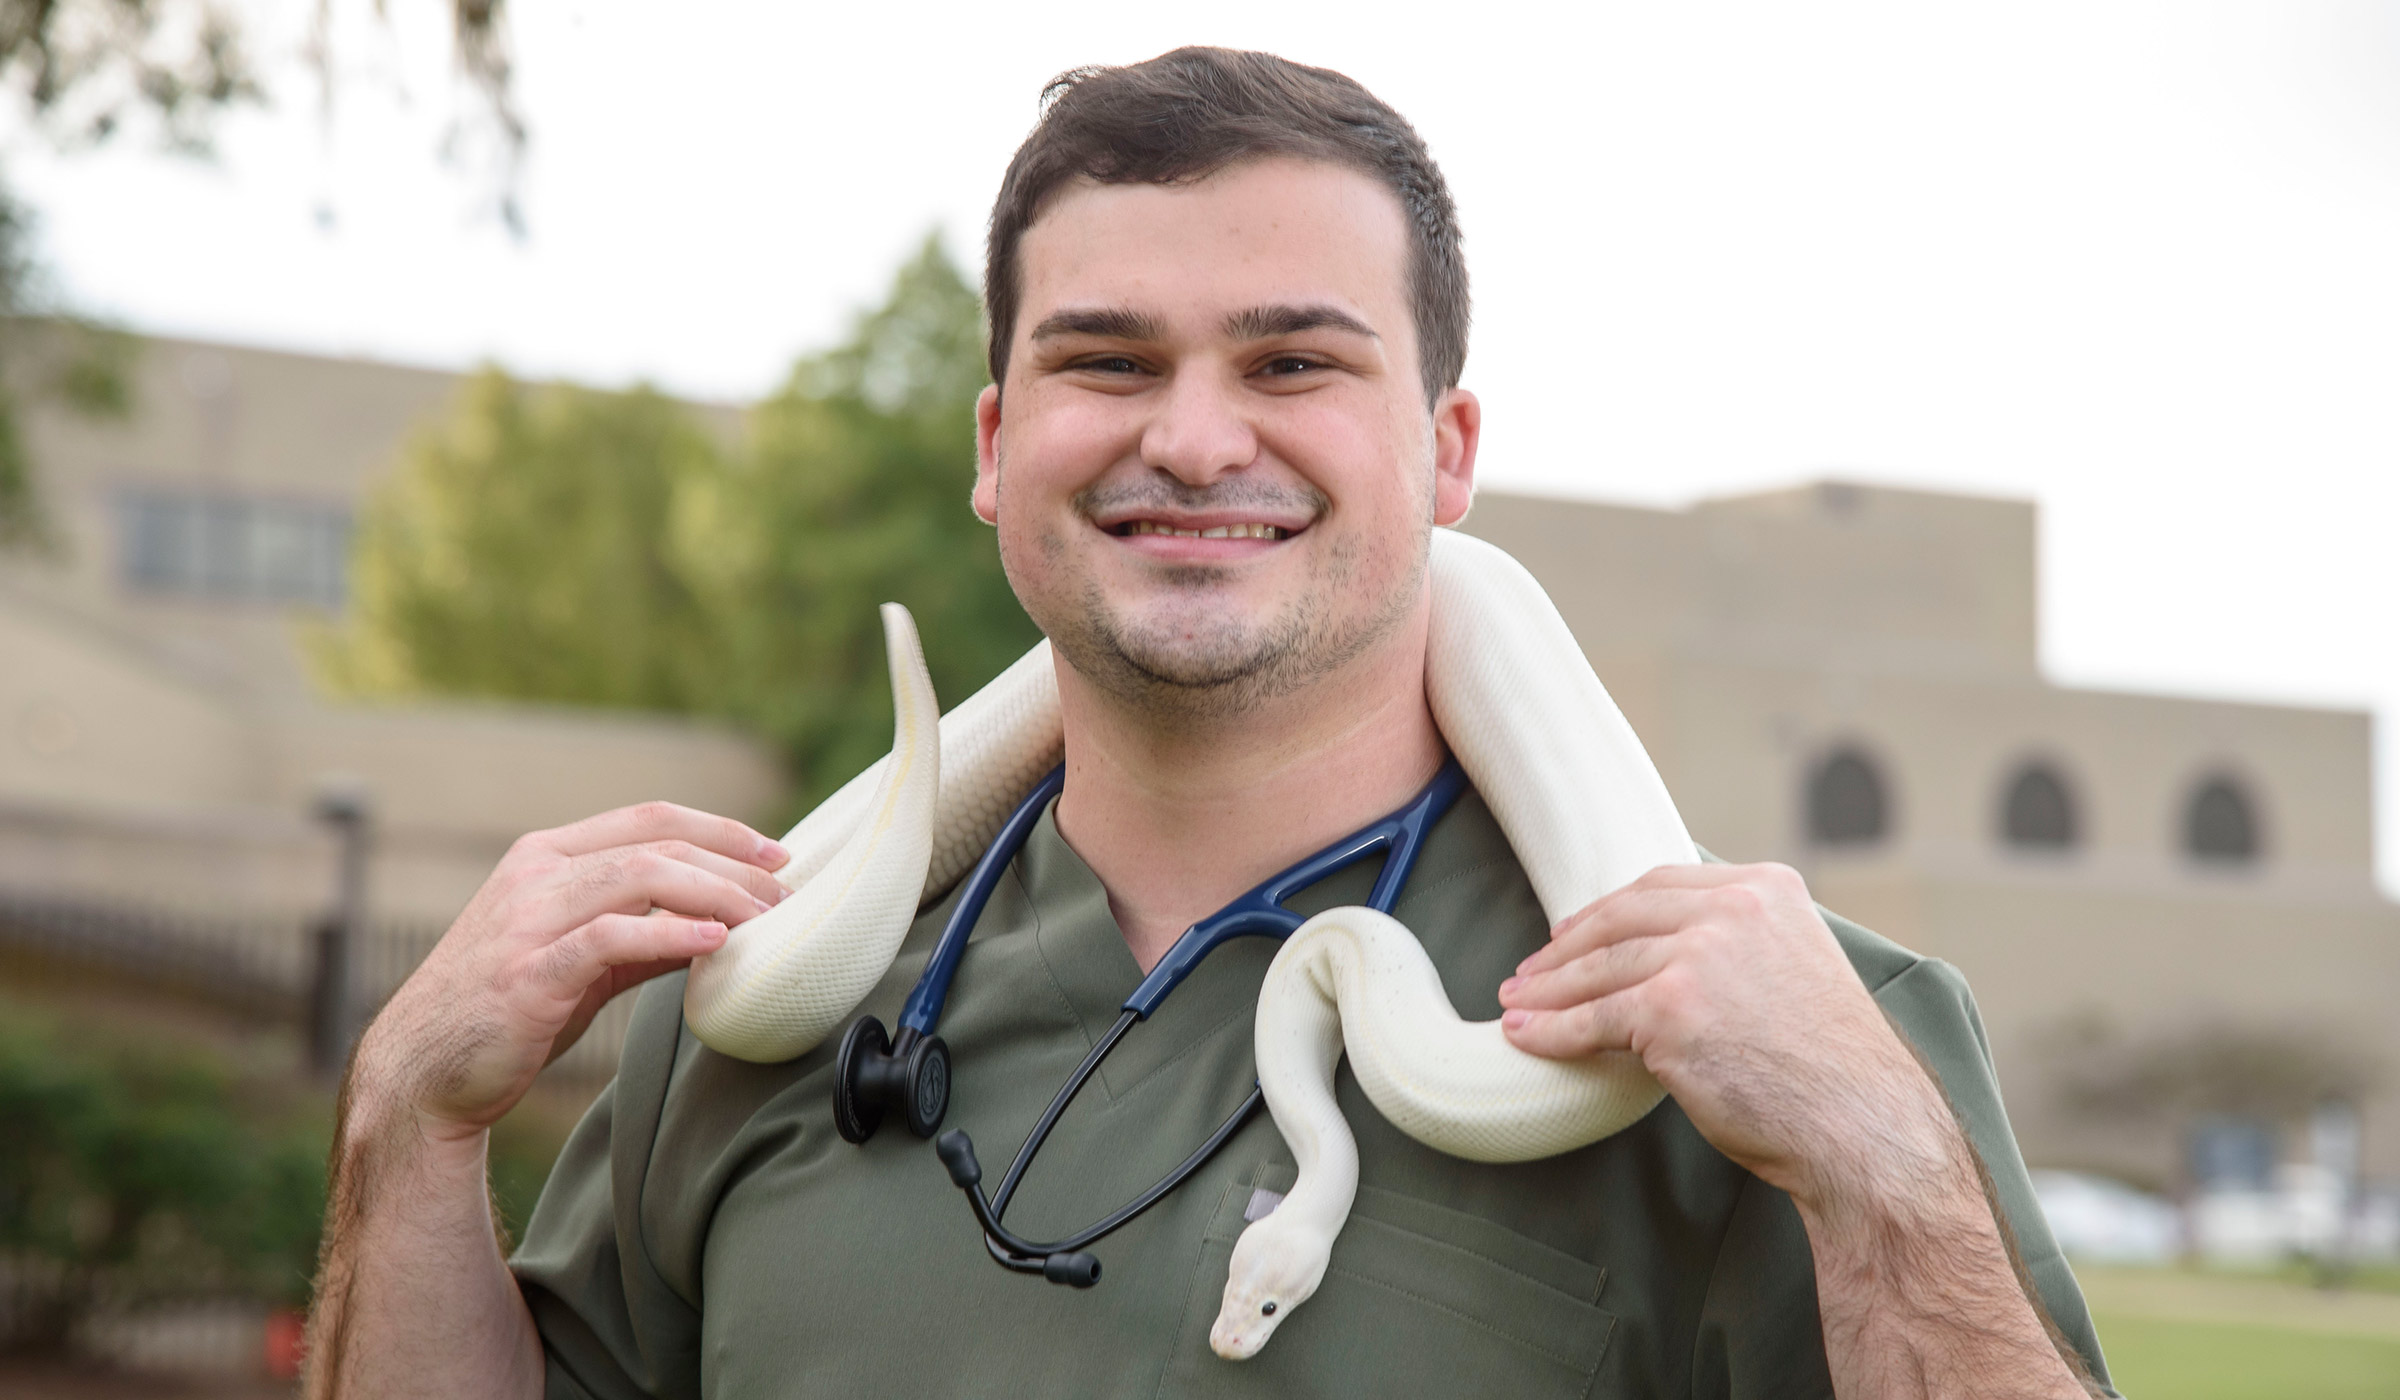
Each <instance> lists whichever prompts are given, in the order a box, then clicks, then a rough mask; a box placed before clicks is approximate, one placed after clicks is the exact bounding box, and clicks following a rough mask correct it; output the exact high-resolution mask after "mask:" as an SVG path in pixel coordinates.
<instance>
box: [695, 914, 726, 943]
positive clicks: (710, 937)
mask: <svg viewBox="0 0 2400 1400" xmlns="http://www.w3.org/2000/svg"><path fill="white" fill-rule="evenodd" d="M692 932H693V934H694V935H696V936H697V937H698V938H699V940H700V941H701V942H703V943H715V942H717V941H719V940H720V939H722V938H724V936H725V926H724V925H723V924H720V923H718V922H717V921H716V920H714V919H703V920H701V921H700V922H699V923H697V924H694V925H692Z"/></svg>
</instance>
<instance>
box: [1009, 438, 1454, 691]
mask: <svg viewBox="0 0 2400 1400" xmlns="http://www.w3.org/2000/svg"><path fill="white" fill-rule="evenodd" d="M1003 479H1004V480H1005V477H1004V478H1003ZM1303 503H1305V506H1306V509H1307V510H1308V513H1309V515H1310V517H1311V518H1313V519H1315V520H1316V521H1318V525H1317V526H1315V527H1312V530H1313V529H1315V528H1322V525H1323V521H1324V518H1325V517H1324V506H1325V499H1324V497H1323V495H1322V494H1320V493H1318V492H1316V491H1314V490H1313V489H1312V490H1308V491H1306V492H1304V493H1303V492H1292V491H1287V490H1283V489H1281V488H1260V487H1258V486H1256V485H1254V484H1252V483H1248V482H1241V481H1234V482H1223V483H1219V484H1217V485H1215V486H1211V487H1206V488H1190V487H1185V486H1182V485H1181V484H1180V483H1174V482H1164V481H1148V482H1143V483H1140V484H1137V485H1135V486H1130V487H1113V488H1094V489H1092V490H1088V491H1086V492H1083V493H1081V494H1079V495H1078V496H1077V498H1076V500H1075V502H1074V505H1075V515H1076V518H1077V519H1078V520H1087V519H1089V518H1091V512H1093V511H1096V510H1102V509H1116V508H1119V507H1122V506H1124V505H1127V504H1136V505H1140V504H1159V505H1166V504H1172V505H1173V506H1175V507H1176V508H1178V509H1182V510H1187V511H1203V510H1230V509H1234V508H1236V507H1240V506H1245V505H1247V506H1261V505H1273V506H1276V507H1280V508H1283V509H1285V510H1286V511H1288V509H1289V508H1290V507H1291V506H1293V505H1295V504H1303ZM1426 528H1428V529H1430V521H1429V522H1428V525H1427V527H1426ZM1412 543H1413V545H1414V549H1415V555H1416V558H1415V561H1414V565H1413V567H1411V568H1410V569H1408V570H1407V571H1406V572H1405V573H1404V575H1403V576H1401V577H1399V578H1396V579H1394V580H1392V583H1391V587H1390V589H1389V591H1388V593H1387V594H1386V596H1384V597H1382V598H1380V599H1378V600H1377V601H1376V603H1375V605H1374V606H1373V607H1372V608H1370V609H1368V610H1367V611H1366V612H1365V613H1364V614H1363V615H1362V614H1360V613H1357V612H1348V613H1345V612H1344V610H1343V609H1341V608H1339V607H1337V606H1336V604H1337V602H1338V601H1339V600H1340V599H1341V598H1342V596H1343V595H1344V594H1345V593H1346V592H1347V591H1348V590H1350V589H1352V588H1355V587H1357V586H1358V585H1359V584H1360V582H1361V581H1362V580H1363V579H1364V578H1365V577H1367V576H1368V570H1367V569H1366V568H1365V567H1364V566H1365V564H1366V560H1365V558H1364V555H1365V552H1366V548H1367V546H1366V545H1365V543H1364V542H1362V541H1358V540H1355V539H1353V540H1345V541H1340V542H1338V543H1336V544H1334V545H1333V546H1332V547H1331V548H1329V549H1326V550H1324V551H1323V552H1322V553H1318V554H1316V555H1315V556H1314V557H1315V560H1316V567H1315V568H1314V569H1313V570H1312V571H1311V572H1312V577H1311V578H1310V579H1309V580H1308V581H1307V584H1306V586H1305V587H1304V588H1303V589H1302V590H1301V592H1300V595H1299V596H1298V597H1297V598H1294V599H1293V600H1291V601H1290V602H1289V603H1288V604H1286V605H1285V606H1284V607H1283V608H1282V609H1281V610H1280V611H1279V612H1278V613H1277V614H1276V615H1274V616H1272V617H1268V618H1264V619H1261V620H1258V621H1256V622H1253V621H1251V620H1250V619H1247V618H1245V617H1242V616H1241V615H1239V614H1238V613H1235V612H1234V611H1233V610H1232V609H1231V608H1230V607H1229V605H1228V603H1227V600H1226V598H1225V595H1226V594H1228V593H1230V592H1231V591H1232V587H1233V581H1232V580H1233V575H1234V573H1235V572H1236V569H1235V568H1234V567H1230V566H1218V565H1204V564H1192V565H1177V566H1172V567H1169V568H1165V569H1162V570H1161V571H1159V574H1158V575H1157V582H1158V583H1159V584H1161V585H1163V586H1164V587H1165V589H1166V590H1167V591H1168V592H1169V594H1170V595H1171V596H1172V598H1173V599H1174V603H1173V604H1172V605H1170V606H1166V607H1163V608H1162V607H1157V606H1155V604H1156V601H1157V600H1156V599H1155V596H1154V597H1153V598H1152V599H1150V600H1148V601H1151V602H1152V603H1153V607H1152V608H1150V609H1147V610H1146V615H1142V616H1137V615H1135V614H1133V613H1132V612H1131V611H1130V610H1128V609H1124V608H1121V607H1119V606H1118V605H1117V603H1116V602H1115V601H1114V600H1113V599H1111V598H1110V597H1109V595H1108V593H1107V591H1106V590H1105V589H1103V588H1102V587H1101V586H1100V584H1099V582H1098V581H1097V580H1095V579H1091V578H1088V577H1087V578H1086V579H1084V580H1083V582H1082V585H1081V587H1080V588H1078V589H1076V590H1075V591H1074V593H1073V595H1072V596H1073V605H1072V606H1069V607H1055V608H1054V607H1050V606H1045V605H1043V603H1042V602H1039V601H1037V602H1036V603H1035V604H1034V607H1036V608H1038V611H1037V612H1036V614H1035V616H1034V622H1035V623H1036V624H1037V625H1039V626H1040V627H1041V629H1042V630H1043V631H1044V632H1045V633H1047V634H1048V635H1049V637H1050V642H1051V645H1052V646H1054V647H1056V648H1057V649H1058V651H1059V653H1060V654H1061V655H1062V656H1064V657H1066V659H1067V662H1068V664H1069V665H1071V666H1073V667H1074V668H1075V670H1076V671H1077V673H1078V674H1080V675H1082V676H1083V677H1084V678H1085V679H1086V680H1088V681H1090V682H1091V683H1092V684H1093V685H1095V686H1096V687H1098V688H1099V689H1100V690H1101V691H1102V692H1103V693H1105V694H1107V695H1109V696H1110V697H1111V698H1113V699H1115V700H1116V701H1117V702H1118V703H1120V704H1122V705H1125V706H1126V707H1128V708H1129V709H1133V710H1136V711H1137V712H1140V713H1143V714H1146V715H1149V716H1151V717H1152V718H1154V719H1156V720H1158V721H1161V722H1166V723H1177V724H1185V725H1188V724H1192V723H1195V722H1206V723H1218V722H1222V721H1224V720H1227V719H1232V718H1238V717H1240V716H1242V715H1245V714H1249V713H1252V712H1254V711H1256V710H1258V709H1259V708H1261V707H1262V706H1265V705H1268V704H1270V703H1272V702H1274V701H1276V700H1279V699H1282V698H1284V697H1286V696H1289V695H1293V694H1296V693H1298V692H1300V691H1303V690H1306V689H1307V688H1309V687H1310V686H1312V685H1316V684H1318V683H1321V682H1323V681H1324V680H1326V679H1327V678H1328V677H1330V676H1332V675H1334V674H1335V673H1337V672H1339V671H1341V670H1342V669H1343V668H1345V667H1347V666H1348V665H1350V663H1352V662H1353V661H1355V660H1357V659H1358V658H1359V657H1360V656H1361V655H1363V654H1365V653H1366V652H1368V651H1370V650H1372V649H1373V648H1374V647H1376V646H1378V645H1379V644H1381V643H1382V642H1384V641H1385V640H1386V639H1388V638H1390V637H1391V636H1392V634H1393V633H1394V632H1395V631H1396V630H1398V628H1399V627H1400V625H1401V623H1402V622H1403V621H1404V620H1405V619H1406V618H1407V616H1408V614H1409V610H1410V607H1411V604H1412V603H1413V602H1414V600H1415V598H1416V596H1417V593H1418V591H1419V590H1420V589H1421V588H1422V587H1423V583H1424V573H1425V552H1424V551H1425V545H1426V543H1427V541H1426V540H1425V537H1424V534H1423V533H1422V531H1420V532H1419V533H1418V535H1417V537H1416V538H1415V540H1414V541H1413V542H1412ZM1040 548H1041V550H1042V553H1043V555H1044V556H1045V558H1046V559H1047V561H1048V562H1049V563H1050V564H1051V566H1052V567H1053V568H1055V567H1059V566H1061V565H1064V564H1066V562H1067V559H1068V550H1067V545H1066V542H1065V541H1064V540H1063V539H1061V538H1059V537H1057V536H1056V535H1054V534H1045V535H1044V536H1043V537H1042V538H1041V543H1040ZM1062 601H1063V600H1062Z"/></svg>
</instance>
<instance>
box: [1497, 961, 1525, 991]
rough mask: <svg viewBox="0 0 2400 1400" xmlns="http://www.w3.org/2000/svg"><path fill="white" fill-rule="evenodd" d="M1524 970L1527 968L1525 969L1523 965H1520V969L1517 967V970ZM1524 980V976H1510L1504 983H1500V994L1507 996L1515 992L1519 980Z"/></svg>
mask: <svg viewBox="0 0 2400 1400" xmlns="http://www.w3.org/2000/svg"><path fill="white" fill-rule="evenodd" d="M1524 970H1525V969H1524V968H1522V967H1520V968H1518V969H1517V971H1519V972H1523V971H1524ZM1524 980H1525V979H1524V978H1522V977H1511V978H1509V979H1508V980H1507V981H1505V982H1503V983H1501V984H1500V995H1502V996H1507V995H1508V994H1509V993H1510V992H1513V991H1515V990H1516V989H1517V984H1518V983H1519V982H1522V981H1524Z"/></svg>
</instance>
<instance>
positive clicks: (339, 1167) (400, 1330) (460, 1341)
mask: <svg viewBox="0 0 2400 1400" xmlns="http://www.w3.org/2000/svg"><path fill="white" fill-rule="evenodd" d="M354 1087H355V1086H354ZM484 1149H485V1136H484V1135H483V1134H475V1135H473V1136H471V1137H463V1138H462V1137H456V1136H431V1135H428V1134H427V1133H425V1132H424V1131H423V1130H422V1129H421V1128H420V1126H419V1125H418V1123H417V1122H416V1121H415V1118H414V1115H413V1113H404V1114H394V1113H390V1112H386V1111H384V1110H382V1109H381V1108H380V1107H379V1106H378V1105H374V1104H371V1103H360V1102H356V1101H352V1100H351V1098H350V1096H349V1095H345V1103H344V1108H343V1113H342V1121H341V1123H340V1125H339V1127H338V1129H337V1132H336V1136H335V1149H334V1160H333V1171H332V1181H331V1184H330V1191H329V1197H330V1199H329V1201H328V1208H327V1211H326V1222H325V1250H324V1261H323V1264H322V1266H321V1267H320V1269H319V1270H318V1277H317V1301H316V1307H315V1311H314V1314H313V1315H312V1317H311V1319H310V1323H309V1359H308V1377H307V1384H306V1388H305V1394H306V1395H307V1396H308V1397H309V1400H327V1397H332V1396H348V1395H359V1396H366V1395H373V1396H378V1397H381V1396H409V1395H426V1396H477V1397H480V1396H493V1397H500V1396H507V1397H532V1396H538V1395H540V1394H541V1392H542V1349H541V1340H540V1338H539V1336H538V1335H537V1334H536V1333H535V1331H534V1327H533V1318H532V1315H531V1314H530V1313H529V1312H527V1311H526V1308H525V1300H524V1297H523V1296H522V1295H521V1294H520V1293H519V1292H518V1291H517V1283H516V1279H515V1277H514V1276H513V1275H511V1274H510V1273H509V1271H508V1266H507V1264H506V1262H505V1261H504V1260H503V1259H502V1258H501V1253H500V1244H499V1240H498V1238H497V1237H496V1236H495V1234H494V1231H493V1228H492V1216H491V1204H490V1193H489V1190H488V1187H487V1185H486V1177H485V1163H484Z"/></svg>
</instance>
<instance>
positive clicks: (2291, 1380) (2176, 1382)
mask: <svg viewBox="0 0 2400 1400" xmlns="http://www.w3.org/2000/svg"><path fill="white" fill-rule="evenodd" d="M2093 1321H2095V1322H2097V1323H2098V1324H2099V1326H2100V1346H2101V1349H2102V1350H2104V1351H2105V1352H2107V1354H2108V1369H2109V1372H2110V1374H2111V1376H2112V1377H2113V1378H2114V1379H2115V1380H2116V1383H2117V1389H2118V1391H2120V1392H2121V1393H2123V1394H2124V1395H2125V1396H2126V1397H2127V1400H2393V1397H2395V1396H2400V1339H2395V1338H2391V1337H2345V1336H2339V1335H2325V1334H2320V1333H2315V1332H2300V1331H2294V1330H2291V1329H2289V1328H2283V1327H2260V1326H2255V1325H2250V1324H2242V1323H2226V1322H2172V1321H2167V1320H2164V1319H2160V1318H2153V1317H2115V1316H2111V1315H2110V1314H2108V1313H2095V1314H2094V1315H2093Z"/></svg>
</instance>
